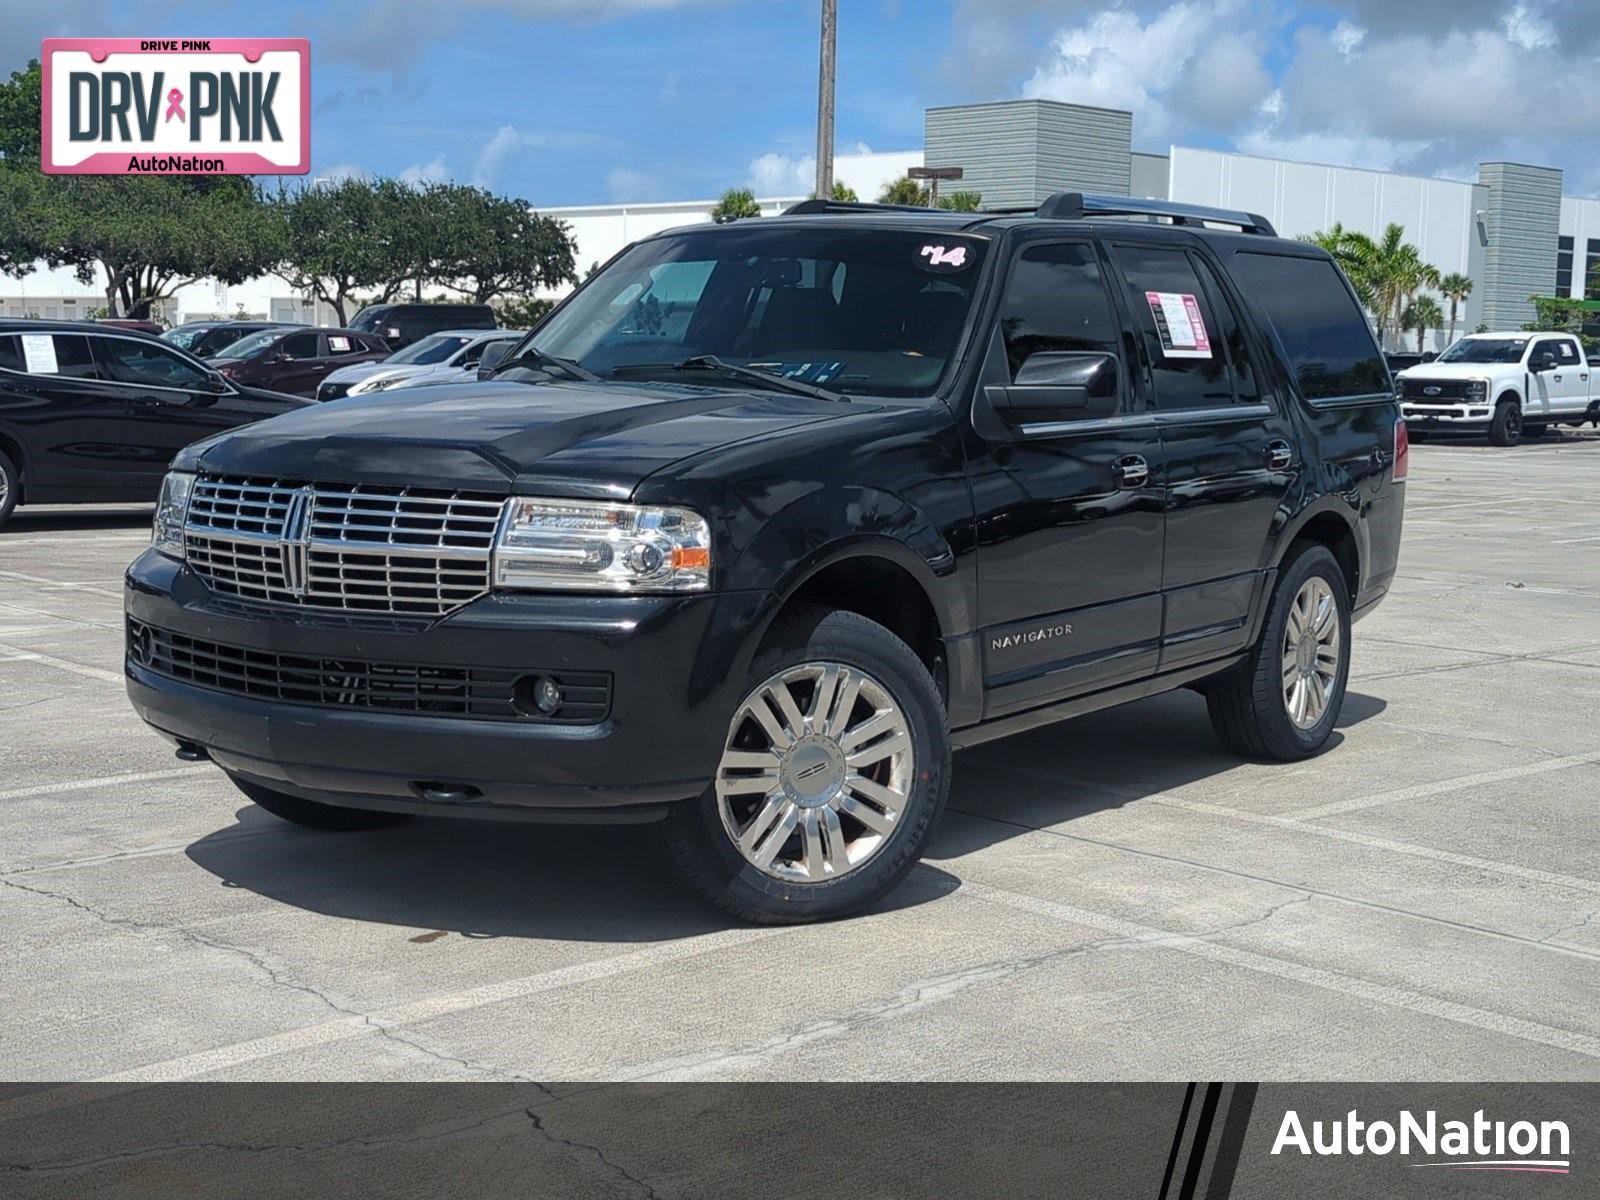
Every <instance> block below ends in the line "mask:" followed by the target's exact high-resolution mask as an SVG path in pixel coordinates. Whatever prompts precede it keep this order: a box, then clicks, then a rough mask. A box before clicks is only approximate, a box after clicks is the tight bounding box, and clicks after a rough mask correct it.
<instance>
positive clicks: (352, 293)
mask: <svg viewBox="0 0 1600 1200" xmlns="http://www.w3.org/2000/svg"><path fill="white" fill-rule="evenodd" d="M398 186H399V185H390V184H385V183H378V182H375V181H373V180H369V179H356V178H350V179H342V180H339V181H338V182H335V183H329V182H326V181H324V182H320V183H318V182H312V183H308V184H304V185H302V186H300V187H298V188H291V187H288V186H280V189H279V192H278V195H277V197H276V201H275V204H274V208H275V210H276V212H277V215H278V224H279V229H280V237H281V246H282V253H281V255H280V257H279V260H278V262H277V264H276V265H275V267H274V268H273V269H274V271H275V272H276V273H277V274H278V275H279V276H281V277H282V278H283V280H284V281H285V282H286V283H288V284H289V285H290V286H291V287H294V288H297V289H299V290H301V291H303V292H309V293H310V294H311V295H313V296H315V297H316V298H317V299H319V300H322V301H324V302H326V303H327V304H329V305H331V306H332V307H333V310H334V312H335V313H336V314H337V315H338V318H339V323H340V324H341V325H342V324H344V323H345V322H346V321H347V320H349V318H350V317H351V316H352V315H353V311H352V308H353V301H354V299H355V297H356V295H357V293H360V292H366V291H368V290H370V289H376V294H375V296H374V299H375V301H376V302H378V303H382V302H384V301H388V300H392V299H394V297H395V296H397V295H399V294H400V292H401V290H402V289H403V288H404V286H405V283H406V281H407V279H408V278H410V277H412V274H413V272H415V271H417V270H419V269H421V270H430V271H431V267H428V266H426V265H424V264H422V263H420V262H419V261H418V256H417V254H416V252H415V250H414V248H413V247H412V245H411V244H410V233H409V232H408V228H409V227H407V226H406V225H405V217H406V215H407V213H408V211H409V201H408V200H406V198H404V197H403V196H401V194H400V192H399V191H398V190H397V188H398Z"/></svg>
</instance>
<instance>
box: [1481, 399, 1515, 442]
mask: <svg viewBox="0 0 1600 1200" xmlns="http://www.w3.org/2000/svg"><path fill="white" fill-rule="evenodd" d="M1521 440H1522V406H1521V405H1520V404H1518V403H1517V402H1516V401H1515V400H1505V401H1502V402H1501V403H1500V404H1499V406H1497V407H1496V408H1495V410H1494V420H1492V421H1490V422H1489V444H1490V445H1491V446H1515V445H1516V444H1517V443H1518V442H1520V441H1521Z"/></svg>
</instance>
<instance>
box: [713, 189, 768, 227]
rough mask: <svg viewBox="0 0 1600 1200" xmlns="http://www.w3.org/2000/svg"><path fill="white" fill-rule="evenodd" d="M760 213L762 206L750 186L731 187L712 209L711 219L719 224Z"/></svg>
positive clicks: (755, 215)
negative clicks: (757, 201)
mask: <svg viewBox="0 0 1600 1200" xmlns="http://www.w3.org/2000/svg"><path fill="white" fill-rule="evenodd" d="M760 215H761V206H760V205H759V204H757V203H756V194H755V193H754V192H752V191H751V190H750V189H749V188H729V189H728V190H727V191H725V192H723V193H722V198H721V199H719V200H718V201H717V202H716V204H715V205H714V206H713V207H712V209H711V219H712V220H713V221H715V222H716V223H717V224H719V225H722V224H726V223H727V222H728V221H739V220H743V219H745V218H747V217H759V216H760Z"/></svg>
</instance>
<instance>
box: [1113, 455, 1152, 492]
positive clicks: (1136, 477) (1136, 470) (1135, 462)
mask: <svg viewBox="0 0 1600 1200" xmlns="http://www.w3.org/2000/svg"><path fill="white" fill-rule="evenodd" d="M1115 469H1116V472H1117V482H1118V483H1120V484H1121V485H1122V486H1123V487H1125V488H1136V487H1143V486H1144V483H1145V480H1147V479H1149V478H1150V464H1149V463H1147V462H1145V460H1144V459H1142V458H1140V457H1139V456H1138V455H1137V454H1128V455H1124V456H1123V457H1122V458H1119V459H1117V461H1116V464H1115Z"/></svg>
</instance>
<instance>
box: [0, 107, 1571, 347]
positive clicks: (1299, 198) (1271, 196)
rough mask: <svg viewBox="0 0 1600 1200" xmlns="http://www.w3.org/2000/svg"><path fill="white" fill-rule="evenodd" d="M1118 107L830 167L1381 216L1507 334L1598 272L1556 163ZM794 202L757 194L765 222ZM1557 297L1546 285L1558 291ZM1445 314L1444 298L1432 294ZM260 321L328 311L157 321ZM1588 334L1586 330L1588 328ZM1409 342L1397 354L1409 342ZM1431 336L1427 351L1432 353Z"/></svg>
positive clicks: (987, 119) (617, 240)
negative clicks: (1437, 169)
mask: <svg viewBox="0 0 1600 1200" xmlns="http://www.w3.org/2000/svg"><path fill="white" fill-rule="evenodd" d="M1132 138H1133V118H1132V115H1131V114H1130V113H1127V112H1124V111H1121V110H1116V109H1103V108H1090V107H1086V106H1083V105H1074V104H1061V103H1057V102H1055V101H1048V100H1011V101H1002V102H999V103H994V104H971V105H960V106H955V107H949V108H932V109H929V110H928V112H927V115H926V119H925V133H924V145H925V148H924V149H922V150H902V151H894V152H890V153H880V154H870V153H862V154H842V155H839V156H838V157H837V158H836V159H835V170H834V174H835V177H836V178H837V179H839V180H840V181H841V182H843V183H845V184H847V185H849V186H850V187H851V188H853V189H854V190H855V192H856V194H857V195H859V196H860V197H861V198H862V199H863V200H872V199H875V198H876V197H877V196H878V194H879V193H880V191H881V190H882V189H883V186H884V185H885V184H886V183H888V182H889V181H890V180H893V179H899V178H902V177H904V175H905V173H906V171H907V170H908V169H909V168H911V167H915V166H922V165H924V164H926V165H930V166H960V167H961V168H962V169H963V171H964V172H965V178H964V179H963V180H962V182H961V183H960V184H959V185H957V186H959V187H961V188H963V189H969V190H972V191H977V192H980V193H981V194H982V195H983V198H984V202H985V204H986V205H995V206H999V205H1023V204H1035V203H1038V202H1039V201H1041V200H1043V199H1045V197H1047V196H1049V195H1050V194H1051V193H1052V192H1056V191H1063V190H1072V189H1079V190H1083V191H1096V192H1109V193H1112V194H1118V195H1138V196H1148V197H1158V198H1165V199H1172V200H1178V201H1186V202H1189V203H1193V204H1207V205H1215V206H1219V207H1224V208H1235V209H1245V210H1247V211H1250V212H1257V213H1260V214H1261V215H1263V216H1265V217H1267V218H1268V219H1269V220H1270V221H1272V223H1273V224H1274V226H1276V228H1277V230H1278V232H1279V233H1280V234H1283V235H1284V236H1286V237H1299V236H1303V235H1306V234H1310V233H1314V232H1317V231H1319V230H1325V229H1328V228H1330V227H1331V226H1332V225H1334V224H1335V223H1338V224H1342V225H1343V226H1345V228H1347V229H1354V230H1359V231H1361V232H1363V233H1366V234H1369V235H1371V236H1373V237H1379V236H1381V235H1382V233H1383V231H1384V228H1385V227H1386V226H1387V225H1389V224H1390V223H1391V222H1393V223H1397V224H1399V225H1401V226H1403V227H1404V229H1405V232H1406V238H1407V240H1408V241H1410V242H1412V243H1414V244H1415V245H1416V246H1417V247H1418V248H1419V249H1420V250H1421V252H1422V255H1423V258H1424V259H1425V260H1426V261H1428V262H1429V263H1431V264H1433V265H1434V266H1436V267H1437V268H1438V269H1439V271H1440V272H1441V273H1442V274H1451V273H1460V274H1464V275H1466V276H1468V277H1469V278H1471V279H1472V281H1473V291H1472V294H1471V296H1470V297H1469V298H1468V300H1467V301H1466V303H1465V304H1464V305H1463V306H1462V309H1461V311H1460V313H1459V314H1458V321H1457V332H1458V333H1459V332H1462V331H1468V330H1472V329H1475V328H1477V327H1478V326H1479V325H1480V324H1484V325H1488V326H1491V327H1495V328H1506V327H1511V328H1515V327H1518V326H1520V325H1522V324H1523V322H1525V321H1529V320H1531V319H1532V318H1533V309H1532V306H1531V305H1530V304H1529V303H1528V297H1529V296H1530V295H1535V294H1537V295H1545V296H1548V295H1555V294H1560V295H1565V296H1572V297H1576V298H1583V297H1584V295H1585V289H1586V288H1587V289H1588V294H1589V295H1590V297H1591V298H1597V297H1600V283H1597V284H1590V283H1589V282H1588V281H1589V276H1590V272H1591V271H1592V270H1593V269H1594V268H1596V267H1600V199H1590V198H1580V197H1574V196H1564V195H1562V173H1561V171H1560V169H1559V168H1555V167H1544V166H1530V165H1525V164H1518V163H1484V164H1482V165H1481V166H1480V167H1479V169H1478V178H1477V179H1476V180H1456V179H1430V178H1424V177H1421V176H1415V175H1404V174H1397V173H1395V172H1389V171H1372V170H1366V169H1363V168H1358V167H1342V166H1334V165H1325V164H1319V163H1303V162H1293V161H1289V160H1285V159H1272V158H1261V157H1257V156H1253V155H1247V154H1235V153H1229V152H1225V151H1217V150H1203V149H1195V148H1191V147H1185V146H1174V147H1172V148H1171V149H1170V150H1169V151H1168V152H1167V153H1166V154H1151V153H1145V152H1140V151H1135V150H1134V149H1133V148H1132ZM800 199H802V196H800V195H794V196H769V197H762V198H759V200H758V203H759V205H760V207H761V211H762V213H763V214H764V215H771V214H774V213H778V212H781V211H782V210H783V209H785V208H787V207H788V206H789V205H791V204H794V203H796V202H797V201H798V200H800ZM715 203H716V200H715V198H708V199H702V200H683V201H670V202H665V203H650V204H598V205H583V206H579V207H569V208H543V209H541V210H540V211H541V212H544V213H546V214H548V215H550V216H554V217H559V218H560V219H562V220H564V221H566V222H567V223H568V225H569V226H570V227H571V229H572V234H573V237H574V240H575V241H576V243H577V252H576V261H577V264H578V272H579V274H580V276H581V275H583V274H585V273H587V271H588V270H589V268H590V267H591V266H592V265H593V264H595V263H600V262H604V261H606V260H607V259H608V258H610V257H611V256H612V255H614V254H615V253H616V252H617V251H619V250H621V249H622V248H623V247H624V246H626V245H628V244H629V243H630V242H633V241H636V240H638V239H639V238H642V237H646V236H649V235H650V234H653V233H657V232H660V231H661V230H663V229H670V228H674V227H676V226H680V225H690V224H695V223H697V222H702V221H709V220H710V219H711V216H710V214H711V209H712V206H713V205H714V204H715ZM1558 289H1559V292H1558ZM104 302H105V301H104V296H103V294H102V293H101V292H100V291H99V290H98V288H97V287H96V286H94V285H84V284H80V283H78V282H77V281H76V280H75V279H74V278H73V276H72V273H71V272H70V271H49V270H43V269H41V270H39V271H37V272H35V273H34V274H32V275H29V276H26V277H24V278H22V279H13V278H10V277H4V276H0V314H3V315H6V316H25V315H38V316H41V317H69V316H74V315H82V314H86V313H88V312H90V311H92V310H93V309H95V308H98V307H100V306H102V305H103V304H104ZM1440 307H1441V309H1443V310H1444V311H1445V313H1446V315H1447V316H1448V312H1449V305H1448V303H1446V302H1444V301H1443V300H1442V299H1441V303H1440ZM240 312H242V313H244V314H246V315H250V316H269V317H272V318H274V319H278V320H304V321H309V320H312V319H313V318H314V317H315V318H316V319H320V320H322V321H331V320H332V314H331V312H328V311H326V309H325V306H324V311H322V312H320V313H315V314H314V313H313V310H312V305H311V304H310V303H309V301H308V300H307V299H306V298H305V297H302V296H298V295H296V294H295V292H294V291H293V289H291V288H290V287H289V286H288V285H287V284H286V283H284V282H283V281H282V280H281V279H278V278H277V277H275V276H267V277H263V278H261V279H256V280H251V281H250V282H248V283H245V284H243V285H240V286H238V287H226V286H223V285H221V284H215V283H211V282H201V283H196V284H191V285H189V286H187V287H184V288H182V289H180V290H179V292H178V294H177V296H176V297H175V298H174V299H173V300H172V301H171V302H170V303H169V304H168V305H167V306H166V308H165V311H164V313H163V316H164V317H165V319H166V320H168V321H179V320H190V319H194V318H196V317H213V316H233V315H236V314H238V313H240ZM1595 333H1596V334H1597V335H1600V320H1597V322H1596V328H1595ZM1414 338H1415V335H1414V334H1411V335H1408V337H1407V338H1406V342H1407V345H1414V344H1415V342H1414ZM1444 340H1445V334H1444V331H1442V330H1433V331H1430V333H1429V335H1428V338H1427V344H1429V345H1430V346H1431V347H1432V348H1434V349H1439V348H1441V347H1442V343H1443V342H1444Z"/></svg>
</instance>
